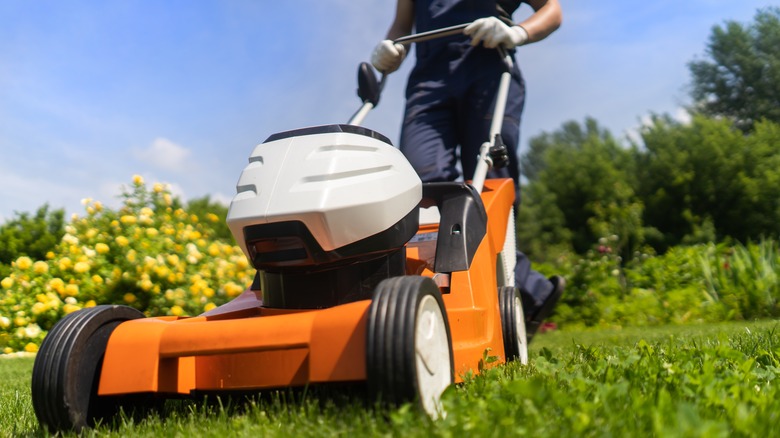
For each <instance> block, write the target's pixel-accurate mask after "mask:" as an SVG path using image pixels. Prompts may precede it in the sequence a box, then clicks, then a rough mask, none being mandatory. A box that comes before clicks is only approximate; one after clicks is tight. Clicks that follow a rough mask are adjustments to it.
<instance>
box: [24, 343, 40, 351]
mask: <svg viewBox="0 0 780 438" xmlns="http://www.w3.org/2000/svg"><path fill="white" fill-rule="evenodd" d="M24 351H26V352H28V353H35V352H36V351H38V346H37V345H35V344H33V343H32V342H30V343H28V344H27V345H25V346H24Z"/></svg>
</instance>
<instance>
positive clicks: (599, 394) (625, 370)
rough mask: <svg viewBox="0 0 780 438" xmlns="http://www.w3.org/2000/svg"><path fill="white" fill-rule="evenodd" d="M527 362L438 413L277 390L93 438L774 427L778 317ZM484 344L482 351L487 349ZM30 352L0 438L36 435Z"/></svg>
mask: <svg viewBox="0 0 780 438" xmlns="http://www.w3.org/2000/svg"><path fill="white" fill-rule="evenodd" d="M532 347H533V348H532V351H531V356H532V357H531V363H530V365H529V366H527V367H523V366H520V365H516V364H510V365H508V366H502V367H497V368H493V369H490V370H487V372H486V373H485V374H483V375H480V376H477V377H474V378H470V379H468V381H467V383H465V384H464V385H461V386H458V387H454V388H451V389H449V390H448V391H447V392H446V393H445V395H444V406H445V408H446V410H447V412H448V415H447V416H446V418H445V419H443V420H440V421H437V422H431V421H430V420H428V419H427V417H424V416H423V415H421V414H420V413H419V412H417V411H416V410H414V409H412V408H411V406H403V407H401V408H399V409H395V410H390V411H380V410H377V409H375V408H373V407H372V406H367V405H366V403H365V401H364V399H363V398H362V396H361V392H360V391H353V392H338V391H323V390H315V391H308V392H301V391H298V392H292V391H278V392H273V393H269V394H265V395H262V396H255V397H250V398H248V399H243V398H236V399H233V400H228V399H220V400H215V399H211V400H206V401H205V402H204V401H201V402H192V401H182V400H176V401H169V402H168V403H167V404H166V405H165V407H164V409H163V410H162V412H161V413H160V414H154V415H152V416H149V417H146V418H143V419H140V420H136V419H133V418H132V417H130V416H121V417H120V418H118V419H117V420H116V421H115V424H112V425H104V426H101V427H99V428H97V429H96V430H93V431H89V432H87V434H88V435H100V436H149V437H152V436H154V437H157V436H220V437H221V436H225V435H230V436H235V435H239V436H241V435H245V436H256V435H260V436H291V435H294V436H332V435H349V436H404V437H405V436H505V435H510V436H516V435H523V436H525V435H528V436H556V437H560V436H563V437H566V436H577V437H581V436H586V437H587V436H598V437H602V436H708V437H709V436H714V437H719V436H723V437H732V436H737V437H739V436H762V437H763V436H773V435H775V432H776V430H775V429H776V425H778V424H780V390H779V389H778V388H780V386H778V384H779V383H780V380H778V377H780V323H778V322H773V321H766V322H751V323H729V324H715V325H702V326H674V327H659V328H653V329H648V328H642V329H623V330H619V331H587V332H555V333H549V334H545V335H541V336H538V337H537V339H536V340H535V341H534V343H533V344H532ZM489 354H490V352H487V355H488V356H489ZM32 362H33V361H32V359H31V358H19V359H7V360H0V435H1V436H19V435H23V436H24V435H27V436H29V435H32V436H45V435H47V433H46V432H45V431H42V430H40V429H39V428H38V425H37V421H36V419H35V415H34V414H33V410H32V405H31V402H30V393H29V386H30V385H29V383H30V382H29V380H30V375H31V370H32Z"/></svg>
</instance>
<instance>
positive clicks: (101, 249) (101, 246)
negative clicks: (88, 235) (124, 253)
mask: <svg viewBox="0 0 780 438" xmlns="http://www.w3.org/2000/svg"><path fill="white" fill-rule="evenodd" d="M110 249H111V248H109V247H108V245H106V244H105V243H98V244H97V245H95V251H97V253H98V254H106V253H108V251H109V250H110Z"/></svg>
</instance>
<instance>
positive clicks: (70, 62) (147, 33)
mask: <svg viewBox="0 0 780 438" xmlns="http://www.w3.org/2000/svg"><path fill="white" fill-rule="evenodd" d="M561 4H562V6H563V9H564V24H563V26H562V27H561V29H560V30H559V31H558V32H556V33H555V34H553V35H552V36H551V37H550V38H548V39H547V40H545V41H543V42H541V43H539V44H534V45H529V46H526V47H522V48H520V49H519V51H518V63H519V64H520V67H521V69H522V70H523V74H524V76H525V78H526V82H527V87H528V91H527V93H528V97H527V101H526V109H525V113H524V116H523V122H522V140H521V150H524V149H525V145H526V144H527V141H528V139H529V138H531V137H532V136H534V135H537V134H539V133H541V132H543V131H548V132H549V131H553V130H555V129H558V128H559V127H560V126H561V124H562V123H564V122H566V121H569V120H577V121H582V120H584V119H585V117H588V116H590V117H594V118H595V119H596V120H598V121H599V123H600V124H601V125H602V126H604V127H606V128H608V129H609V130H610V131H612V133H613V134H615V135H616V136H618V137H624V136H626V135H628V134H630V133H631V132H632V131H634V130H635V129H636V128H637V126H639V125H640V124H641V121H642V119H643V118H647V117H648V116H649V115H650V114H651V113H668V114H672V115H677V114H678V113H679V111H680V108H681V107H682V106H684V105H686V104H687V103H688V98H687V96H688V91H687V88H686V87H687V85H688V84H689V82H690V76H689V74H688V69H687V63H688V62H689V61H691V60H694V59H696V58H697V57H702V56H703V55H704V52H705V47H706V41H707V39H708V37H709V35H710V32H711V29H712V27H713V26H715V25H719V24H723V23H724V22H725V21H726V20H736V21H739V22H743V23H747V22H750V21H751V20H752V19H753V17H754V15H755V12H756V11H757V9H759V8H762V7H766V6H770V5H772V4H773V3H772V2H770V1H768V0H763V1H751V0H744V1H739V2H737V1H733V0H731V1H727V0H684V1H680V0H674V1H672V0H657V1H655V2H647V1H636V0H611V1H596V0H561ZM394 8H395V4H394V2H393V1H392V0H332V1H306V2H304V1H300V0H297V1H295V0H293V1H283V2H282V1H268V0H266V1H262V0H256V1H248V0H247V1H241V0H224V1H208V0H201V1H184V0H181V1H153V0H137V1H130V0H127V1H120V0H108V1H101V2H98V1H79V0H74V1H67V2H62V1H55V0H3V1H2V2H0V222H2V221H4V220H7V219H9V218H11V217H12V216H13V214H14V212H15V211H17V212H25V211H27V212H32V211H35V210H36V209H37V208H38V207H40V206H41V205H43V204H44V203H48V204H49V205H50V206H52V207H54V208H65V209H66V210H67V212H68V214H72V213H78V214H82V213H83V209H82V206H81V204H80V201H81V199H83V198H93V199H96V200H100V201H101V202H103V203H105V204H108V205H111V206H117V205H119V200H118V198H117V196H118V194H119V193H120V187H121V186H122V185H128V184H130V182H131V178H132V176H133V175H134V174H139V175H142V176H143V177H144V178H145V179H146V181H147V182H149V183H152V182H164V183H168V184H169V185H170V186H171V188H172V190H173V191H174V193H176V194H178V195H179V196H181V197H182V198H184V199H192V198H195V197H201V196H204V195H210V196H211V197H212V199H215V200H220V201H224V202H225V203H227V202H229V200H230V198H231V197H232V195H233V193H234V190H235V184H236V182H237V180H238V176H239V173H240V172H241V169H243V167H244V164H245V163H246V159H247V157H248V155H249V153H250V152H251V150H252V148H253V147H254V145H256V144H257V143H260V142H262V141H263V140H265V138H267V137H268V136H269V135H271V134H273V133H274V132H278V131H283V130H288V129H293V128H299V127H304V126H311V125H320V124H327V123H342V122H346V121H347V120H348V119H349V117H350V116H351V115H352V113H353V112H354V111H355V110H356V109H357V107H358V106H359V100H358V98H357V97H356V95H355V87H356V81H355V72H356V67H357V65H358V63H359V62H361V61H364V60H368V58H369V56H370V53H371V50H372V49H373V47H374V45H375V44H376V43H377V42H378V41H379V40H380V39H381V38H382V37H383V36H384V34H385V32H386V30H387V27H388V25H389V23H390V20H391V18H392V16H393V13H394ZM529 13H530V8H528V7H527V6H524V7H522V8H521V9H520V10H518V12H517V13H516V15H515V18H516V19H517V20H519V19H521V18H522V17H524V16H526V15H527V14H529ZM412 64H413V59H408V60H407V61H406V62H405V63H404V65H403V66H402V68H401V70H400V71H399V72H398V73H396V74H394V75H392V76H390V78H389V82H388V86H387V87H386V89H385V92H384V94H383V97H382V101H381V102H380V105H379V107H378V108H377V109H376V110H374V111H373V112H372V113H371V114H369V116H368V118H367V120H366V122H365V125H366V126H368V127H370V128H372V129H375V130H377V131H379V132H382V133H384V134H385V135H387V136H388V137H389V138H390V139H391V140H392V141H394V142H395V141H397V139H398V132H399V127H400V122H401V114H402V109H403V87H404V85H405V83H406V75H407V73H408V71H409V69H410V67H411V65H412Z"/></svg>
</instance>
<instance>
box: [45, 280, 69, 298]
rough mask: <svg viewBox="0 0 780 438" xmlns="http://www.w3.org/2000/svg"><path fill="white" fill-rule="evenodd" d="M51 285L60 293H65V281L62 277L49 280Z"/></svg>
mask: <svg viewBox="0 0 780 438" xmlns="http://www.w3.org/2000/svg"><path fill="white" fill-rule="evenodd" d="M49 287H50V288H52V289H54V291H55V292H57V293H58V294H60V295H62V294H63V293H65V282H64V281H62V279H61V278H52V279H51V280H49Z"/></svg>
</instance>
